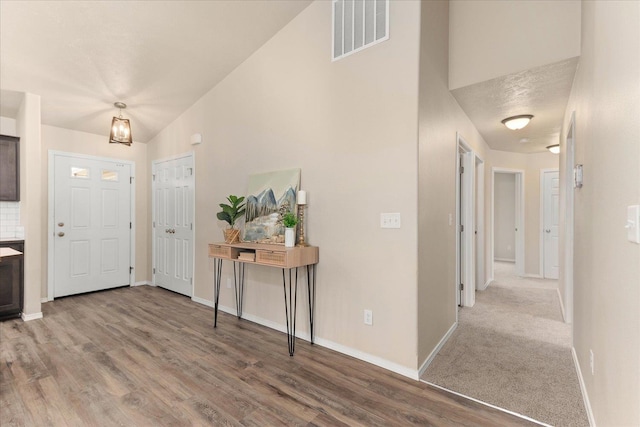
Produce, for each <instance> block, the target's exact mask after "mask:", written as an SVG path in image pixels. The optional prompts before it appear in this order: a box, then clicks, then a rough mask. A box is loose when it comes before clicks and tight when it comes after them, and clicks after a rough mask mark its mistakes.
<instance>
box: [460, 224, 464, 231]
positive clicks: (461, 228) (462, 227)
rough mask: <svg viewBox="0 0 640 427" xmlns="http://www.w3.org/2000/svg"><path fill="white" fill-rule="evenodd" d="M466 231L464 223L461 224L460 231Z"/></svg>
mask: <svg viewBox="0 0 640 427" xmlns="http://www.w3.org/2000/svg"><path fill="white" fill-rule="evenodd" d="M463 231H464V225H462V224H460V232H461V233H462V232H463Z"/></svg>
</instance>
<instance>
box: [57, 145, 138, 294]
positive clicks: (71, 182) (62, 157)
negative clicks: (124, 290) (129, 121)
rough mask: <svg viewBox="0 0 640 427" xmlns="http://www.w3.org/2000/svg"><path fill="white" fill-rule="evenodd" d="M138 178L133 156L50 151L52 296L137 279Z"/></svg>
mask: <svg viewBox="0 0 640 427" xmlns="http://www.w3.org/2000/svg"><path fill="white" fill-rule="evenodd" d="M133 181H134V163H133V162H128V161H123V160H117V159H106V158H100V157H94V156H85V155H80V154H74V153H62V152H55V151H50V152H49V228H48V231H49V244H48V251H49V254H48V258H49V271H48V277H49V283H48V299H49V300H52V299H53V298H57V297H62V296H68V295H74V294H80V293H85V292H92V291H98V290H103V289H111V288H115V287H120V286H127V285H132V284H133V280H134V279H133V278H134V275H133V270H134V259H135V258H134V256H133V253H134V249H133V242H134V238H133V236H134V235H135V228H134V220H133V209H132V208H133V206H134V202H133V201H134V200H135V195H134V186H133Z"/></svg>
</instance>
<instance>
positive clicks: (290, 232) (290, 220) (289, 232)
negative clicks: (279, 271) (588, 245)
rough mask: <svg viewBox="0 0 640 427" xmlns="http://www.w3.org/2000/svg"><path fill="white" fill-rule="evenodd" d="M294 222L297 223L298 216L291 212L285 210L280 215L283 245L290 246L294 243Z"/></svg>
mask: <svg viewBox="0 0 640 427" xmlns="http://www.w3.org/2000/svg"><path fill="white" fill-rule="evenodd" d="M296 224H298V218H297V217H296V216H295V214H294V213H293V212H287V213H285V214H284V215H283V216H282V225H284V246H285V247H287V248H292V247H294V246H295V245H296Z"/></svg>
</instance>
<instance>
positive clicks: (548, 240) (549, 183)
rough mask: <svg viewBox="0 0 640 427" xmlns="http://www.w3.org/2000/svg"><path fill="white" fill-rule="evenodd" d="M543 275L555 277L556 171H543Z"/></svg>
mask: <svg viewBox="0 0 640 427" xmlns="http://www.w3.org/2000/svg"><path fill="white" fill-rule="evenodd" d="M543 186H544V189H543V191H544V196H543V205H544V206H543V236H544V238H543V239H544V257H543V258H544V277H545V278H547V279H557V278H558V270H559V257H558V229H559V227H558V222H559V216H560V177H559V173H558V171H545V172H544V176H543Z"/></svg>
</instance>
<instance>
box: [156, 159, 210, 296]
mask: <svg viewBox="0 0 640 427" xmlns="http://www.w3.org/2000/svg"><path fill="white" fill-rule="evenodd" d="M185 157H191V164H192V167H193V202H192V203H193V205H192V207H191V210H192V212H193V218H192V220H193V229H192V234H191V236H192V238H191V253H192V254H193V255H192V257H191V264H192V265H191V299H192V300H193V299H194V298H195V288H196V279H195V277H196V252H195V251H196V236H197V235H198V234H197V223H196V152H195V151H193V150H191V151H187V152H185V153H181V154H176V155H174V156H168V157H163V158H160V159H155V160H152V161H151V177H150V179H151V181H150V186H149V191H151V223H150V224H149V225H150V226H151V227H150V228H151V281H150V282H148V284H149V285H150V286H157V285H156V275H155V273H154V272H153V271H154V268H155V267H156V239H155V235H154V232H155V227H154V226H153V224H154V222H155V217H154V206H155V201H156V192H155V191H154V185H155V181H154V179H153V175H154V174H155V169H156V165H157V164H158V163H163V162H167V161H170V160H178V159H182V158H185Z"/></svg>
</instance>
